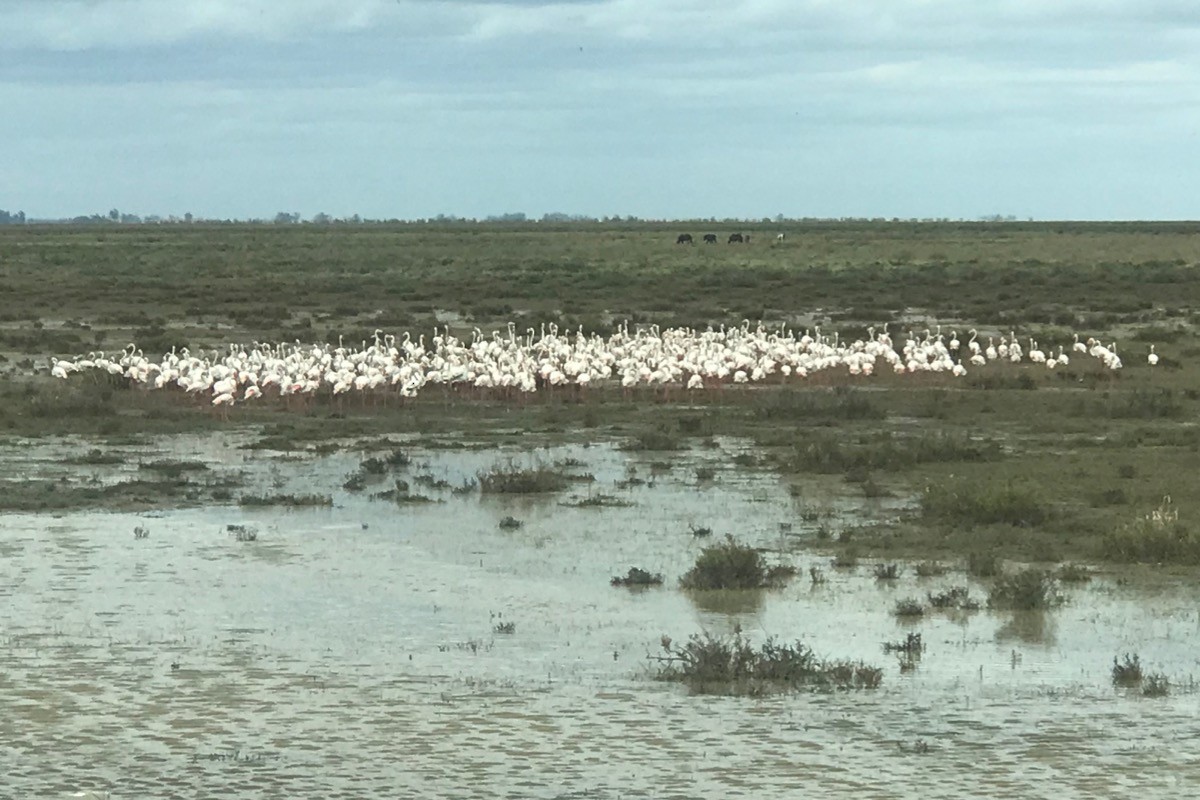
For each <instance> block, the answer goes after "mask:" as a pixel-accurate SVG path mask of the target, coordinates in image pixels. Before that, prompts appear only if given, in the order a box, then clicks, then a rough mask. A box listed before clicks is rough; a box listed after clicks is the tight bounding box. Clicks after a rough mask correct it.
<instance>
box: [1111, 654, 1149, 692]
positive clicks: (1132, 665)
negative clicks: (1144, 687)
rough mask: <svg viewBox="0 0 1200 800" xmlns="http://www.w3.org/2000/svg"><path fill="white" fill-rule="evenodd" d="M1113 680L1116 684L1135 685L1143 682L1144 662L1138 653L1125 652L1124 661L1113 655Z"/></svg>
mask: <svg viewBox="0 0 1200 800" xmlns="http://www.w3.org/2000/svg"><path fill="white" fill-rule="evenodd" d="M1112 682H1113V685H1114V686H1124V687H1133V686H1140V685H1141V683H1142V662H1141V659H1139V658H1138V655H1137V653H1134V654H1133V655H1129V653H1126V654H1125V659H1124V660H1123V661H1118V660H1117V657H1116V656H1113V665H1112Z"/></svg>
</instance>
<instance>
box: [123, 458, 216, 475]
mask: <svg viewBox="0 0 1200 800" xmlns="http://www.w3.org/2000/svg"><path fill="white" fill-rule="evenodd" d="M138 469H144V470H147V471H149V472H157V473H159V474H160V475H163V476H165V477H168V478H178V477H179V476H180V475H182V474H183V473H185V472H200V471H202V470H206V469H208V465H207V464H205V463H204V462H202V461H174V460H169V459H168V460H163V461H143V462H141V463H140V464H138Z"/></svg>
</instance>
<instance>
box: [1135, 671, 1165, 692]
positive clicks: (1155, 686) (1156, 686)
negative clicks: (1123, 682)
mask: <svg viewBox="0 0 1200 800" xmlns="http://www.w3.org/2000/svg"><path fill="white" fill-rule="evenodd" d="M1170 693H1171V682H1170V681H1169V680H1168V679H1167V676H1166V675H1164V674H1163V673H1161V672H1152V673H1150V674H1149V675H1147V676H1146V679H1145V680H1144V681H1142V694H1143V695H1144V696H1146V697H1166V696H1167V695H1168V694H1170Z"/></svg>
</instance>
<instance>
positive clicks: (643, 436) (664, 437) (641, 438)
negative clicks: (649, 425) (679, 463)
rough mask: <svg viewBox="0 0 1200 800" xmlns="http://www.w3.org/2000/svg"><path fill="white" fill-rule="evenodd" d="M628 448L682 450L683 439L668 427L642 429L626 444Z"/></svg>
mask: <svg viewBox="0 0 1200 800" xmlns="http://www.w3.org/2000/svg"><path fill="white" fill-rule="evenodd" d="M624 449H626V450H652V451H665V450H682V449H683V440H682V439H680V438H679V437H678V436H677V435H675V434H674V433H672V432H671V431H669V430H667V429H666V428H655V429H653V430H648V431H642V432H641V433H639V434H638V435H637V436H635V437H633V440H632V441H630V442H629V443H627V444H626V445H625V448H624Z"/></svg>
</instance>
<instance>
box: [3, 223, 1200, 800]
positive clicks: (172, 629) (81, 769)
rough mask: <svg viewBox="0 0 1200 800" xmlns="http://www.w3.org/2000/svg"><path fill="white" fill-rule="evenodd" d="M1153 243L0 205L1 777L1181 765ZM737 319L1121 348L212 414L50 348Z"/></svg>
mask: <svg viewBox="0 0 1200 800" xmlns="http://www.w3.org/2000/svg"><path fill="white" fill-rule="evenodd" d="M735 230H737V231H741V232H743V233H747V232H748V233H750V234H751V236H752V241H751V243H750V244H749V245H732V244H726V242H725V239H726V237H727V235H728V234H729V233H730V232H733V231H735ZM778 230H783V231H784V232H786V238H785V239H784V240H783V241H782V242H777V241H775V240H774V235H775V233H776V231H778ZM682 232H689V233H691V234H692V235H693V236H694V237H695V239H696V240H697V244H695V245H692V246H689V245H677V244H675V239H676V236H677V235H678V234H679V233H682ZM708 232H712V233H715V234H717V235H718V237H719V244H716V245H704V244H702V243H700V237H701V235H702V234H704V233H708ZM1198 270H1200V226H1197V225H1186V224H1095V225H1079V224H977V225H972V224H952V223H939V224H922V225H915V224H908V223H871V224H867V223H841V224H835V223H824V224H816V223H813V224H810V225H800V224H793V225H787V226H777V225H773V224H772V225H767V224H763V225H750V226H747V225H741V226H736V225H726V224H711V225H703V224H698V223H685V224H672V225H670V226H669V227H667V226H654V225H648V224H647V225H641V224H638V225H623V226H610V227H605V226H603V225H592V226H579V227H575V228H570V227H563V228H554V227H550V228H545V227H543V226H540V225H528V226H516V227H508V226H505V227H501V226H494V227H488V226H482V225H480V226H454V227H443V228H438V227H432V226H406V225H387V226H356V227H341V226H330V227H316V226H312V225H303V226H294V227H292V226H283V227H274V226H258V227H255V226H232V225H231V226H208V227H204V226H187V227H184V226H178V227H129V228H127V227H117V226H114V227H88V228H70V227H45V228H35V227H7V228H6V227H0V358H3V359H5V361H3V362H0V366H2V367H3V369H4V370H5V372H6V380H5V382H4V383H3V385H2V386H0V395H2V399H3V402H2V403H0V526H2V527H3V529H4V531H5V534H4V536H3V537H0V597H4V598H5V601H6V607H7V608H9V609H10V610H9V613H8V614H7V615H5V616H2V617H0V626H3V627H2V629H3V631H4V636H5V638H4V640H3V646H2V647H0V664H2V665H3V667H4V670H3V672H4V675H3V676H0V705H4V706H6V707H8V708H10V709H11V711H12V713H11V715H10V716H11V717H12V719H14V720H16V724H15V726H14V727H10V728H9V729H8V730H7V731H6V730H5V729H4V727H3V726H0V750H3V751H4V752H5V753H7V754H8V756H6V757H8V758H9V759H10V762H11V763H2V764H0V766H2V767H4V772H5V774H7V775H9V776H11V781H12V783H11V784H10V785H12V786H14V787H16V788H19V789H21V790H22V791H23V792H24V793H26V794H30V795H31V796H32V795H34V794H38V795H48V794H50V793H52V792H58V793H60V794H63V795H72V794H74V793H75V792H77V791H90V792H95V793H96V794H95V795H94V796H97V797H103V796H106V794H105V793H111V794H109V795H108V796H111V797H114V798H116V797H136V796H142V795H144V794H145V793H146V792H147V791H150V792H153V791H155V790H158V789H160V788H161V786H163V785H170V786H171V787H172V789H173V790H175V791H177V792H180V793H184V794H189V793H190V794H196V793H197V792H200V791H207V792H209V793H215V794H220V795H222V796H225V795H230V796H231V795H235V794H239V793H241V794H246V793H262V794H263V796H283V793H284V792H285V791H289V790H290V791H292V792H293V793H294V794H299V795H301V796H304V794H303V793H304V792H310V793H312V792H315V791H317V788H318V787H319V790H320V792H321V793H322V795H323V796H328V797H355V796H362V795H363V792H366V793H368V794H372V795H382V794H387V795H389V796H401V795H404V794H406V793H412V792H426V793H429V792H432V793H433V794H434V795H438V796H442V795H444V796H477V795H479V794H485V795H495V796H530V797H546V798H551V797H563V796H588V797H618V796H662V797H695V796H700V795H702V794H717V795H723V794H733V793H738V792H741V793H750V794H754V795H756V796H757V795H763V796H768V795H769V796H785V795H787V794H788V793H789V792H792V793H794V789H795V787H796V786H802V787H808V788H809V789H818V791H817V792H816V793H817V794H820V795H822V796H853V797H864V796H878V797H887V796H895V794H896V792H897V787H898V786H902V787H903V789H902V793H910V794H920V795H921V796H923V797H931V798H932V797H959V796H963V795H964V793H965V794H970V793H972V792H975V793H978V792H979V791H980V787H984V786H986V787H988V790H992V789H994V790H995V792H993V793H1002V792H1009V793H1012V792H1013V791H1014V788H1013V787H1019V788H1017V789H1016V790H1015V791H1016V793H1017V794H1019V795H1021V796H1030V797H1033V796H1050V795H1057V796H1071V795H1072V794H1073V793H1074V794H1079V795H1090V794H1103V792H1105V791H1108V790H1109V789H1110V788H1111V786H1112V782H1113V780H1114V778H1113V776H1117V780H1119V781H1120V782H1121V785H1122V786H1124V787H1125V788H1126V789H1127V790H1128V792H1129V793H1131V794H1133V793H1136V794H1137V795H1138V796H1146V797H1176V796H1179V790H1180V787H1181V786H1186V785H1189V784H1191V783H1194V782H1195V781H1196V780H1197V779H1200V778H1198V776H1197V772H1196V764H1195V762H1194V760H1189V759H1188V758H1187V756H1186V752H1185V751H1183V750H1181V749H1179V747H1178V742H1179V741H1181V740H1183V739H1185V738H1186V737H1187V736H1188V735H1190V733H1189V732H1190V731H1191V729H1192V728H1193V727H1194V720H1195V718H1196V713H1197V712H1198V710H1200V707H1198V703H1200V693H1197V692H1196V691H1195V686H1196V684H1195V680H1194V677H1193V671H1194V665H1195V661H1194V655H1193V653H1192V650H1194V648H1190V647H1189V645H1188V642H1189V641H1190V638H1191V636H1192V635H1193V634H1194V629H1195V605H1196V602H1197V593H1196V590H1195V585H1196V582H1195V578H1196V575H1197V567H1198V566H1200V523H1198V522H1197V521H1198V520H1200V498H1198V497H1197V494H1196V492H1195V476H1196V475H1197V474H1200V427H1198V426H1197V425H1196V421H1197V416H1198V413H1200V335H1198V328H1197V323H1200V316H1198V314H1200V312H1197V311H1195V310H1193V309H1200V280H1198V278H1200V271H1198ZM743 320H750V321H751V323H750V324H751V325H752V326H754V325H758V324H759V322H760V321H761V322H762V324H763V325H764V326H766V327H769V328H779V327H780V326H784V325H787V326H791V327H793V328H794V329H796V330H799V331H803V330H805V329H812V330H814V331H815V329H816V327H817V326H820V329H821V335H822V336H832V335H833V334H834V333H837V334H839V335H840V336H841V337H842V338H843V339H848V340H852V339H857V338H862V337H864V336H865V334H866V330H867V328H868V326H875V327H876V328H877V329H879V328H880V327H881V326H883V325H884V324H886V325H888V327H889V330H890V331H891V334H892V336H893V337H894V338H895V339H896V340H897V342H899V341H902V340H903V338H904V337H905V336H906V332H907V331H909V330H912V331H914V335H915V336H916V337H917V338H923V337H924V336H925V329H926V328H932V329H933V331H932V333H931V335H932V336H936V326H937V325H939V324H940V325H941V332H942V333H943V334H944V335H945V337H946V338H949V336H950V333H951V331H957V333H958V336H959V338H960V339H962V340H963V341H964V342H965V340H966V335H965V332H966V331H968V330H970V329H976V330H977V331H978V333H979V337H980V339H981V340H982V341H986V340H987V338H988V337H995V338H997V339H999V337H1000V336H1007V335H1009V334H1010V332H1015V333H1016V335H1017V336H1018V337H1019V338H1020V340H1021V341H1022V342H1026V341H1027V340H1028V339H1029V338H1035V339H1037V340H1038V341H1039V342H1043V343H1045V344H1046V345H1050V346H1053V347H1055V348H1057V346H1064V347H1065V348H1066V349H1067V350H1068V351H1069V350H1070V349H1071V345H1072V342H1073V337H1074V336H1075V335H1076V334H1078V335H1079V337H1080V339H1083V340H1086V339H1088V338H1090V337H1095V338H1097V339H1100V340H1101V341H1103V342H1104V343H1105V344H1110V343H1115V345H1116V347H1117V349H1118V352H1119V353H1120V355H1121V359H1122V361H1123V366H1122V367H1121V368H1120V369H1117V370H1112V369H1107V368H1105V367H1104V366H1103V365H1102V364H1100V363H1099V362H1097V361H1096V360H1095V359H1090V358H1083V357H1080V358H1072V359H1071V361H1070V363H1069V364H1068V365H1061V366H1058V367H1057V368H1054V369H1050V368H1048V367H1047V366H1046V365H1044V364H1035V363H1030V362H1029V361H1027V360H1026V361H1023V362H1022V363H1019V364H1014V363H1003V362H1000V361H999V360H997V361H996V362H994V363H990V364H988V365H987V366H986V368H980V369H974V368H969V369H968V372H967V374H966V375H965V376H963V377H954V376H952V375H950V374H949V373H945V372H943V373H932V372H931V373H924V372H922V373H916V374H902V375H901V374H892V373H891V371H890V370H882V369H881V370H879V371H878V372H877V373H876V374H874V375H871V376H866V375H851V374H849V373H848V372H847V371H845V370H843V369H830V370H827V371H822V372H819V373H814V374H813V375H812V376H811V377H809V378H805V379H801V378H797V377H795V376H793V377H792V378H791V379H790V380H788V381H787V382H786V383H782V382H781V381H780V380H770V379H769V380H764V381H761V382H758V383H752V384H734V383H732V382H727V383H726V384H724V385H720V386H708V387H706V388H704V389H702V390H699V391H690V392H689V391H686V390H684V389H682V387H665V388H664V387H638V388H634V389H632V390H623V389H622V388H621V387H620V386H618V385H599V386H589V387H587V388H586V390H584V389H582V388H580V387H578V386H565V387H559V388H557V389H556V390H555V391H546V390H544V387H542V388H540V389H539V391H537V392H536V393H533V394H529V395H513V396H505V395H502V394H501V393H497V392H487V391H475V390H473V389H470V388H451V387H449V386H435V387H427V388H426V390H423V391H422V392H421V393H420V394H419V395H418V396H416V397H413V398H402V397H400V396H399V395H398V394H396V393H387V392H378V393H370V392H359V393H350V394H346V395H339V396H336V397H335V396H333V395H332V394H331V392H330V391H329V390H328V389H323V390H321V391H318V392H315V393H314V394H313V395H311V396H308V397H306V398H305V399H304V400H303V402H290V398H280V397H277V396H272V395H268V396H264V397H261V398H258V399H255V400H248V401H245V402H238V403H236V404H235V405H233V406H232V407H224V408H220V409H216V408H214V407H213V405H212V403H211V402H210V399H211V398H210V397H209V396H207V395H199V396H193V395H186V394H184V393H183V392H182V391H181V390H161V391H151V390H147V389H146V388H145V387H144V386H140V385H136V384H135V383H133V382H131V381H130V380H129V379H127V378H124V377H121V376H114V375H109V374H107V373H105V372H103V371H97V370H93V371H90V372H80V373H72V374H70V375H69V377H68V378H66V379H59V378H54V377H51V375H50V367H51V363H52V361H51V357H52V356H53V357H59V358H75V357H79V356H84V355H86V354H88V353H89V352H93V351H106V352H108V353H110V354H111V353H120V352H121V351H122V350H123V348H125V347H126V345H127V343H130V342H132V343H135V344H136V345H137V346H138V347H140V348H141V349H142V350H143V351H144V352H145V354H146V355H147V356H150V355H158V354H161V353H164V352H166V351H169V350H170V349H171V348H173V347H174V348H176V349H182V348H184V347H186V348H188V349H189V350H190V351H192V352H193V353H200V352H203V351H205V350H208V351H214V350H215V351H217V353H218V354H220V353H225V352H228V350H229V345H230V344H231V343H238V344H239V345H241V346H244V347H247V348H252V346H253V343H255V342H293V341H296V340H299V341H300V342H302V343H306V344H309V343H314V342H324V343H332V344H334V345H336V344H337V343H338V341H339V337H340V338H341V339H342V340H343V341H344V342H345V343H346V344H347V345H348V346H350V347H358V346H359V345H360V343H366V342H369V341H371V340H372V338H373V334H374V332H375V331H376V330H379V329H381V330H382V331H384V332H385V333H387V334H395V335H397V336H401V335H403V334H404V333H405V332H406V331H410V332H412V334H413V338H414V339H416V338H417V337H419V336H421V335H424V336H425V337H426V338H427V339H432V337H433V335H434V330H435V327H438V326H440V327H441V328H442V329H443V330H444V329H445V328H449V329H450V330H451V331H452V332H453V333H454V334H455V335H456V336H460V337H463V338H464V339H465V340H467V341H470V339H471V337H472V333H473V330H474V329H475V328H479V329H480V330H481V331H482V333H483V335H484V336H490V335H491V332H492V331H493V330H496V329H499V330H501V331H503V330H505V329H506V327H507V325H508V323H510V322H512V323H515V326H516V328H517V329H518V330H522V331H523V330H525V329H526V328H530V327H532V328H535V329H538V328H540V327H541V326H542V325H543V324H546V325H549V324H551V323H553V324H555V325H558V326H560V328H562V329H564V330H576V329H578V328H580V327H582V328H583V330H584V331H585V332H587V333H591V332H597V333H600V334H608V333H610V332H611V330H612V328H613V326H615V325H618V324H621V323H624V322H628V323H629V324H630V326H632V327H636V326H637V325H660V326H699V327H701V328H703V327H704V326H708V325H712V326H716V327H719V326H721V325H726V326H738V325H741V324H743ZM1152 345H1153V346H1154V348H1155V352H1156V354H1157V355H1158V356H1159V362H1158V364H1157V365H1155V366H1151V365H1150V364H1149V363H1148V362H1147V355H1148V354H1149V352H1150V347H1151V346H1152ZM1122 659H1123V660H1122ZM797 693H799V694H800V698H797V697H796V696H795V695H796V694H797ZM114 720H115V722H114ZM631 732H632V733H631ZM397 752H403V753H405V754H408V760H407V761H405V762H404V764H403V765H397V764H396V763H395V754H396V753H397ZM982 753H986V754H988V758H981V754H982ZM713 754H719V755H720V756H722V757H723V758H725V759H735V760H738V761H739V762H740V763H741V764H742V765H743V766H742V767H740V768H738V769H729V768H726V767H725V766H722V765H720V764H718V765H717V766H713V763H712V759H713ZM613 763H622V764H624V765H626V767H625V769H623V771H622V773H621V774H619V775H617V774H614V772H613V770H612V764H613ZM814 775H818V776H821V777H817V778H814V777H813V776H814ZM896 776H899V777H896ZM898 781H899V782H898ZM564 782H565V783H564ZM151 787H157V789H156V788H151ZM985 791H987V790H985ZM272 792H274V793H275V794H272ZM810 793H813V792H810Z"/></svg>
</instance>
